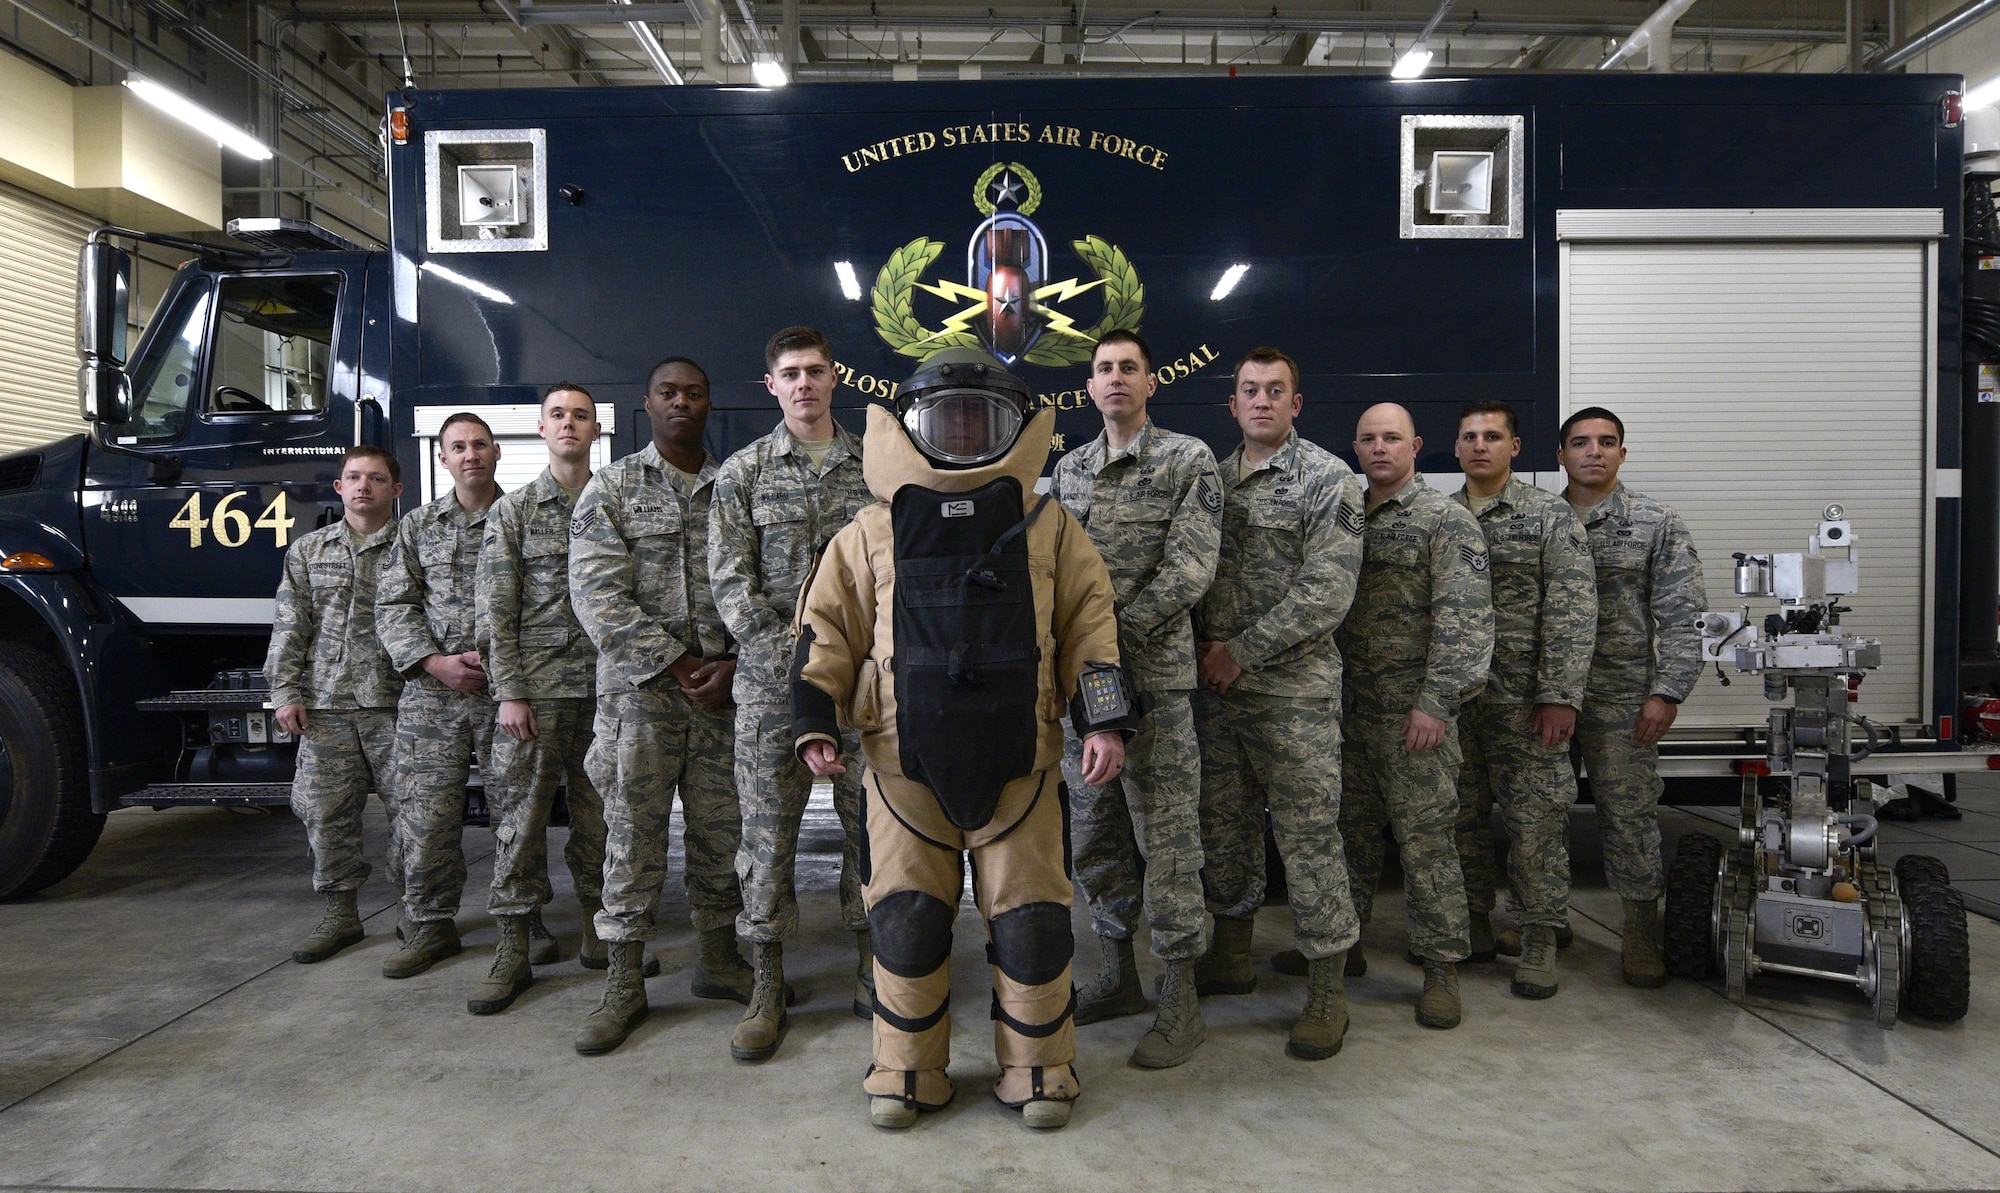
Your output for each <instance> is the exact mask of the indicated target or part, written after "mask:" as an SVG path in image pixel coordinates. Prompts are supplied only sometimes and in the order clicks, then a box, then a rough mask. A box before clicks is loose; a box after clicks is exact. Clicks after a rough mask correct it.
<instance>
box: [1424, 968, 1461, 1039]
mask: <svg viewBox="0 0 2000 1193" xmlns="http://www.w3.org/2000/svg"><path fill="white" fill-rule="evenodd" d="M1464 1013H1465V1011H1464V1008H1463V1007H1462V1006H1461V1005H1460V1004H1459V1001H1458V966H1456V965H1453V964H1452V963H1451V962H1449V961H1429V960H1427V961H1425V962H1424V993H1423V996H1422V997H1421V998H1419V999H1417V1022H1418V1023H1421V1024H1423V1025H1424V1026H1425V1027H1436V1028H1453V1027H1457V1026H1458V1021H1459V1019H1460V1018H1461V1017H1462V1016H1463V1015H1464Z"/></svg>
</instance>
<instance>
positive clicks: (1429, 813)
mask: <svg viewBox="0 0 2000 1193" xmlns="http://www.w3.org/2000/svg"><path fill="white" fill-rule="evenodd" d="M1403 720H1404V718H1403V717H1402V716H1389V717H1383V716H1363V715H1360V714H1356V713H1349V714H1348V716H1347V719H1346V721H1345V722H1344V723H1343V726H1342V727H1343V728H1344V729H1345V730H1346V732H1347V741H1346V743H1345V744H1346V750H1345V755H1344V757H1343V758H1342V759H1341V768H1340V770H1341V776H1342V778H1343V790H1342V792H1341V804H1340V835H1341V837H1342V838H1343V839H1344V840H1345V842H1346V845H1347V873H1348V881H1349V883H1350V885H1351V887H1352V889H1353V891H1354V910H1355V911H1356V912H1357V913H1359V915H1360V917H1361V922H1362V923H1364V924H1365V923H1367V922H1368V921H1369V919H1370V917H1371V916H1372V915H1373V914H1374V910H1375V888H1377V887H1379V886H1381V885H1382V855H1383V853H1384V846H1383V844H1382V829H1383V827H1384V826H1385V825H1388V826H1393V827H1394V828H1395V830H1396V844H1397V845H1398V846H1400V847H1401V848H1402V851H1403V889H1404V893H1405V894H1406V895H1407V897H1408V908H1409V910H1408V916H1409V923H1410V948H1411V950H1412V951H1414V952H1415V953H1416V954H1417V955H1418V956H1419V957H1427V958H1429V959H1431V960H1433V961H1463V960H1464V959H1465V957H1466V954H1467V953H1469V952H1470V951H1471V939H1470V938H1471V935H1472V924H1471V922H1470V920H1469V919H1468V918H1467V915H1466V911H1465V876H1464V875H1463V874H1462V873H1460V871H1459V868H1458V846H1457V843H1456V842H1455V841H1454V839H1453V836H1452V826H1453V824H1454V823H1455V822H1456V821H1457V819H1458V763H1459V751H1458V733H1457V731H1456V730H1455V729H1448V730H1446V732H1445V738H1444V741H1443V743H1441V744H1439V745H1437V746H1433V747H1432V748H1430V749H1428V750H1424V751H1422V752H1420V753H1416V754H1412V753H1410V752H1409V750H1407V749H1405V748H1404V746H1403Z"/></svg>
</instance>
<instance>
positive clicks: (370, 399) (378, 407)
mask: <svg viewBox="0 0 2000 1193" xmlns="http://www.w3.org/2000/svg"><path fill="white" fill-rule="evenodd" d="M363 406H373V407H374V408H375V413H377V414H380V413H382V403H380V402H378V401H376V400H375V395H374V394H362V395H361V396H360V397H358V398H356V399H354V446H356V447H360V446H361V408H362V407H363Z"/></svg>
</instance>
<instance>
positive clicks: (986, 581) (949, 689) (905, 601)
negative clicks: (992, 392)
mask: <svg viewBox="0 0 2000 1193" xmlns="http://www.w3.org/2000/svg"><path fill="white" fill-rule="evenodd" d="M1037 512H1039V510H1038V511H1037ZM890 519H891V522H892V524H893V526H894V528H895V536H896V607H895V634H896V652H895V663H894V668H895V678H896V710H897V711H896V722H897V724H896V728H897V732H898V734H899V735H900V738H901V751H902V764H903V773H904V774H905V775H906V776H908V777H909V778H911V779H914V780H916V781H917V782H919V783H922V784H924V785H925V786H927V787H929V788H930V789H931V790H932V792H934V793H935V794H936V796H937V801H938V806H939V807H940V808H941V809H942V810H943V811H944V814H945V816H946V817H947V818H948V819H949V820H950V821H951V822H952V824H954V825H956V826H957V827H959V828H961V829H966V830H973V829H978V828H983V827H984V826H985V825H986V824H987V823H988V822H989V821H991V820H992V819H993V813H994V810H995V808H997V807H998V806H999V803H1000V790H1001V788H1003V787H1005V786H1006V785H1007V784H1008V783H1009V782H1011V781H1012V780H1014V779H1018V778H1021V777H1022V776H1024V775H1028V774H1031V773H1032V772H1033V771H1034V768H1035V742H1036V737H1037V735H1038V732H1039V730H1040V726H1039V725H1038V724H1037V721H1036V699H1037V696H1038V695H1039V687H1040V668H1039V663H1040V659H1041V655H1040V649H1039V635H1038V634H1037V633H1036V625H1035V591H1034V583H1033V580H1032V578H1031V576H1030V573H1029V570H1028V543H1027V535H1026V534H1025V533H1023V532H1024V531H1025V529H1026V521H1027V520H1025V519H1024V518H1023V517H1022V501H1021V485H1020V482H1018V481H1016V480H1015V479H1014V478H1012V477H1002V478H1000V479H999V480H996V481H994V482H993V483H992V484H989V485H985V486H982V487H981V488H978V489H974V490H973V491H972V492H970V493H939V492H937V491H935V490H932V489H925V488H921V487H919V486H916V485H905V486H903V487H902V488H901V489H898V490H897V491H896V497H895V500H894V501H893V502H891V503H890ZM1010 532H1011V533H1010Z"/></svg>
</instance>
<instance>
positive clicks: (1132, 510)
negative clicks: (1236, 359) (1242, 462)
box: [1052, 419, 1222, 692]
mask: <svg viewBox="0 0 2000 1193" xmlns="http://www.w3.org/2000/svg"><path fill="white" fill-rule="evenodd" d="M1052 491H1053V492H1054V493H1055V495H1056V500H1057V501H1060V502H1061V503H1062V504H1063V508H1064V509H1067V510H1068V511H1069V512H1070V513H1072V514H1074V515H1075V516H1076V519H1077V521H1079V522H1081V523H1083V525H1084V529H1086V530H1088V531H1089V532H1090V541H1091V542H1092V543H1094V544H1096V546H1097V553H1098V554H1099V555H1102V556H1103V557H1104V566H1105V567H1106V568H1108V569H1110V572H1111V587H1112V590H1113V592H1114V593H1115V594H1116V596H1117V601H1118V643H1119V650H1120V652H1121V653H1122V654H1123V655H1124V657H1125V664H1126V666H1128V667H1130V668H1131V670H1132V674H1133V676H1134V677H1135V678H1136V679H1137V680H1138V682H1139V686H1140V687H1141V688H1146V689H1149V690H1152V691H1160V692H1173V691H1187V690H1191V689H1193V687H1194V679H1195V677H1194V626H1193V622H1192V621H1191V619H1190V617H1189V610H1190V609H1192V608H1193V607H1194V604H1195V602H1196V601H1199V600H1200V599H1201V595H1202V594H1203V593H1205V592H1207V591H1208V586H1209V584H1210V582H1211V581H1213V580H1214V579H1215V557H1216V554H1217V552H1219V551H1220V550H1221V547H1222V482H1221V480H1220V479H1219V478H1217V476H1216V475H1215V453H1213V452H1211V451H1209V450H1208V445H1207V444H1206V443H1203V442H1202V441H1201V440H1199V439H1196V438H1194V437H1193V436H1190V435H1177V434H1175V433H1174V432H1172V431H1164V430H1161V429H1160V428H1159V427H1156V426H1154V425H1153V421H1152V420H1151V419H1147V420H1146V425H1145V426H1144V427H1141V428H1140V429H1139V434H1138V437H1137V438H1135V439H1133V440H1132V442H1131V444H1130V445H1129V446H1127V447H1126V448H1125V449H1124V450H1123V451H1112V450H1111V447H1110V444H1109V443H1107V442H1106V440H1105V437H1104V436H1103V435H1102V434H1100V435H1098V437H1097V438H1095V439H1093V440H1091V441H1090V442H1089V443H1087V444H1085V445H1084V446H1082V447H1080V448H1077V449H1076V450H1075V451H1073V452H1070V453H1069V454H1068V455H1066V456H1064V457H1063V458H1062V460H1061V462H1059V463H1058V464H1057V465H1056V474H1055V480H1054V482H1053V485H1052Z"/></svg>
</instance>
